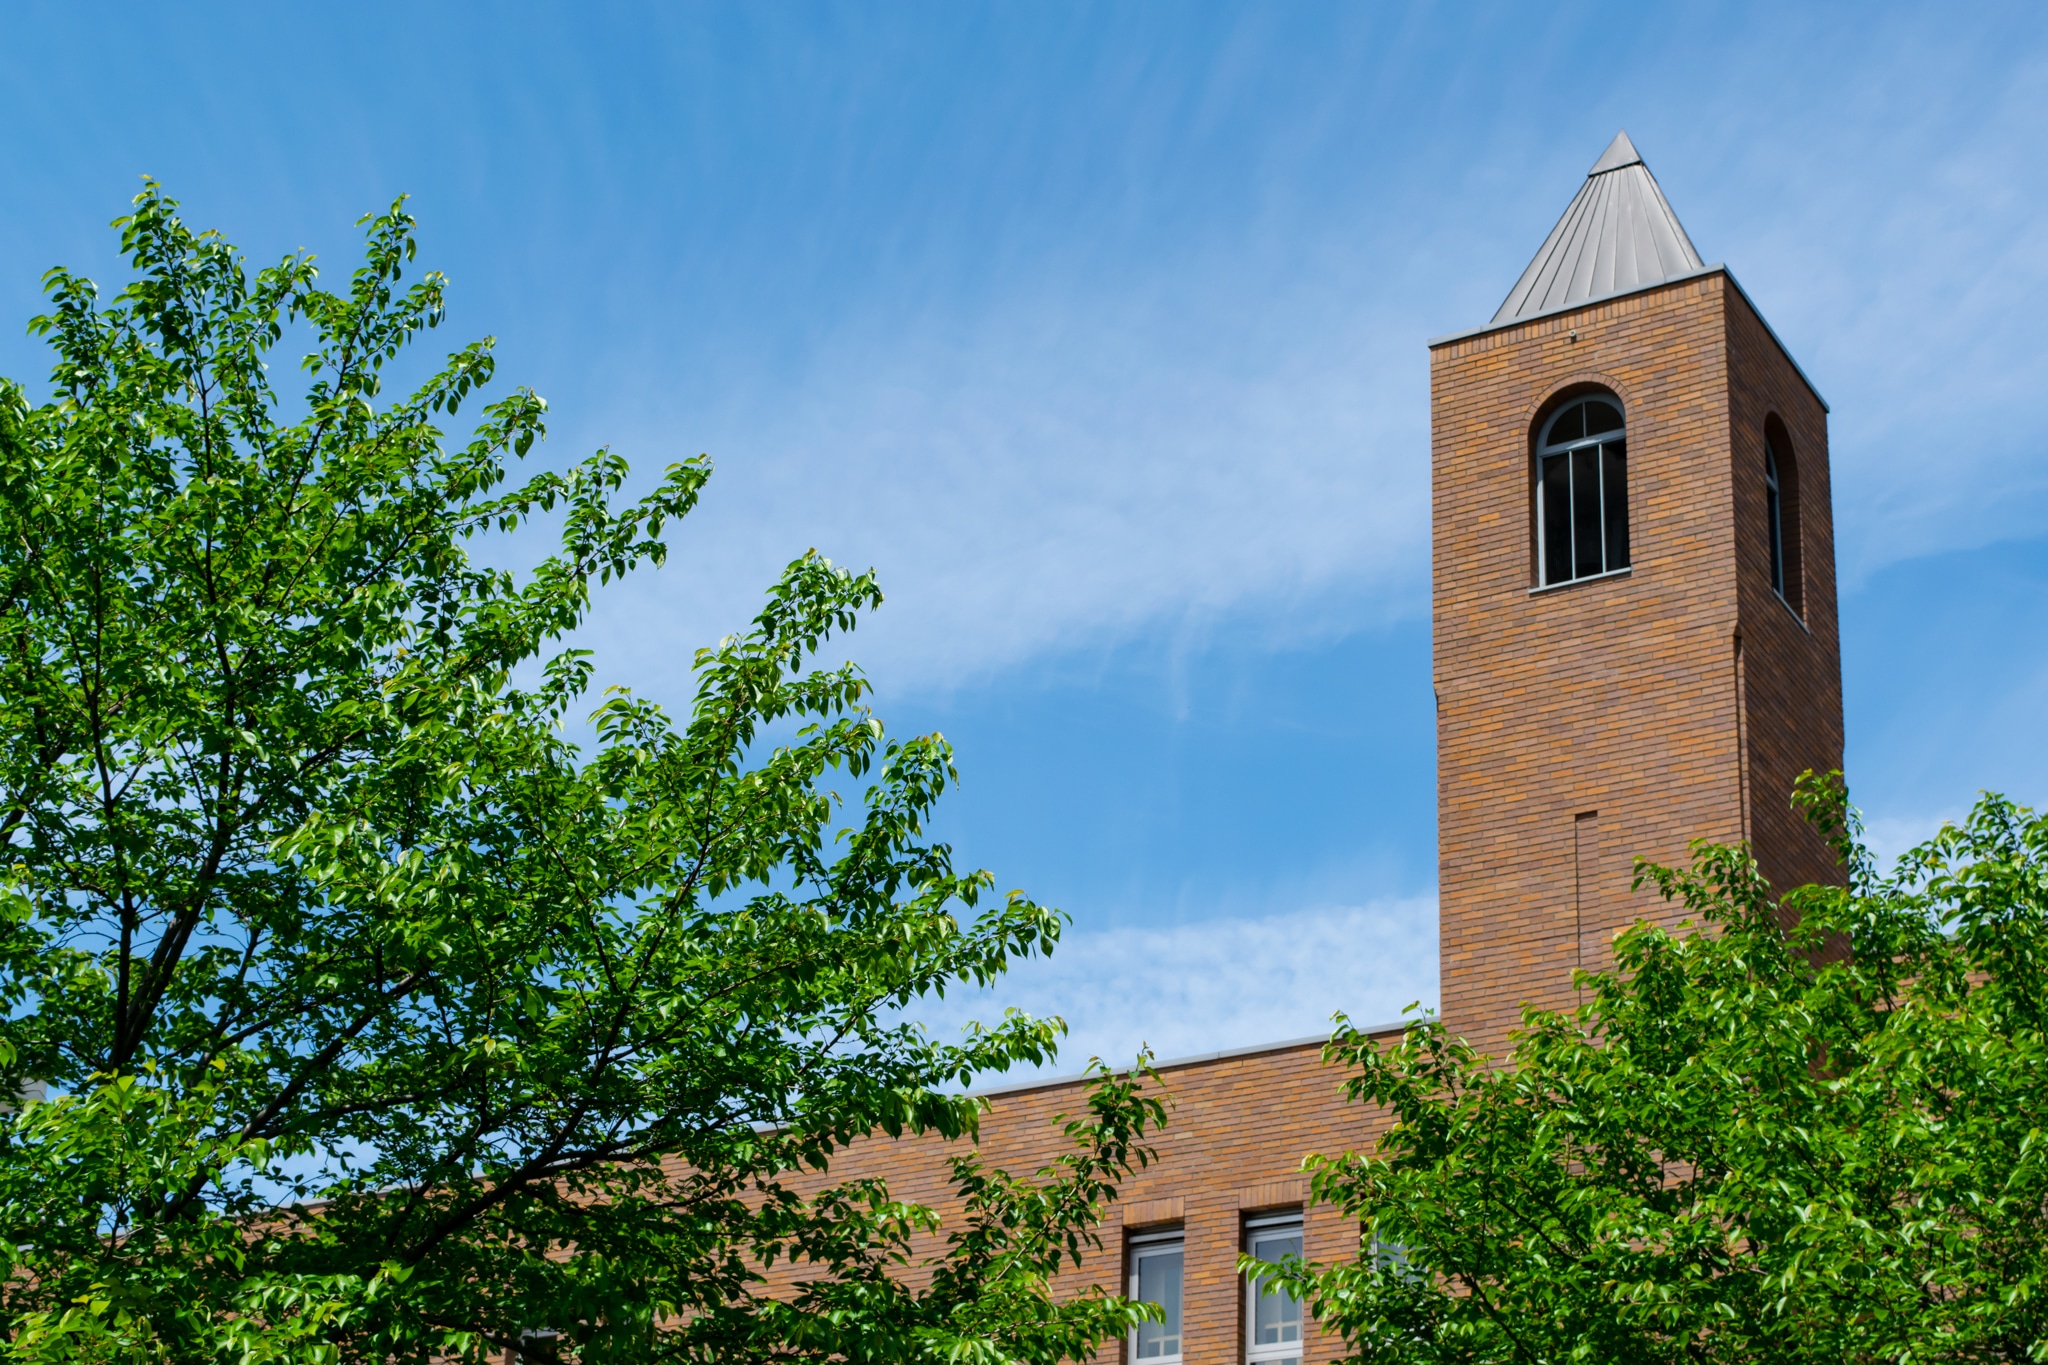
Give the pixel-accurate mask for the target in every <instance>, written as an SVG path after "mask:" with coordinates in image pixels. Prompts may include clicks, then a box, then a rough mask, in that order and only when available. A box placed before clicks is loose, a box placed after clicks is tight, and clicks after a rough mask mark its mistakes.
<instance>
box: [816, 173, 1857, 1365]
mask: <svg viewBox="0 0 2048 1365" xmlns="http://www.w3.org/2000/svg"><path fill="white" fill-rule="evenodd" d="M1430 409H1431V423H1430V427H1431V461H1432V465H1431V468H1432V510H1433V629H1434V670H1435V686H1436V694H1437V811H1438V835H1437V837H1438V849H1439V853H1438V857H1439V883H1438V894H1439V903H1440V911H1439V914H1440V926H1441V927H1440V942H1441V949H1440V950H1441V954H1442V977H1441V982H1442V1012H1443V1016H1444V1019H1445V1021H1446V1022H1447V1023H1448V1024H1449V1026H1450V1027H1451V1028H1452V1029H1453V1031H1455V1032H1457V1033H1460V1034H1462V1035H1464V1036H1465V1037H1467V1038H1468V1039H1470V1040H1472V1041H1473V1042H1474V1043H1476V1044H1477V1045H1478V1046H1479V1047H1480V1048H1481V1049H1482V1050H1483V1051H1489V1052H1493V1053H1496V1054H1498V1053H1501V1052H1503V1051H1504V1050H1505V1049H1506V1046H1507V1044H1508V1036H1509V1031H1510V1030H1511V1029H1512V1028H1513V1027H1514V1026H1515V1024H1516V1023H1517V1022H1518V1021H1519V1018H1520V1012H1521V1009H1522V1007H1523V1006H1524V1005H1525V1004H1536V1005H1540V1006H1545V1007H1559V1006H1569V1005H1570V1004H1572V1003H1573V996H1572V993H1573V986H1572V973H1573V971H1574V969H1576V968H1579V967H1582V966H1583V967H1587V968H1593V967H1598V966H1601V965H1603V964H1604V963H1607V962H1611V960H1612V959H1611V946H1610V945H1611V943H1612V939H1613V936H1614V933H1615V931H1616V930H1618V929H1620V928H1622V927H1624V926H1626V925H1627V924H1629V923H1632V922H1634V921H1635V920H1637V919H1638V918H1645V917H1648V918H1659V917H1667V918H1668V916H1669V914H1670V911H1669V909H1668V907H1666V906H1664V905H1663V904H1661V903H1660V902H1658V901H1657V900H1656V899H1655V897H1654V896H1653V895H1652V894H1651V893H1649V892H1646V891H1637V890H1634V889H1632V886H1631V882H1632V879H1633V866H1634V860H1635V859H1636V858H1637V857H1642V858H1648V859H1651V860H1654V861H1658V862H1665V863H1676V862H1683V861H1684V860H1685V859H1686V857H1687V845H1688V843H1689V841H1692V840H1695V839H1710V840H1715V841H1724V842H1726V841H1734V840H1738V839H1747V840H1748V841H1750V843H1751V845H1752V847H1753V849H1754V851H1755V855H1756V857H1757V860H1758V862H1759V864H1760V865H1761V867H1762V869H1763V871H1764V874H1765V875H1766V876H1767V877H1769V878H1770V880H1771V882H1772V883H1773V884H1774V885H1778V886H1786V887H1789V886H1792V885H1797V884H1800V883H1803V882H1809V881H1820V880H1828V879H1832V878H1835V877H1836V876H1838V875H1839V874H1838V872H1837V870H1836V867H1835V864H1834V860H1833V857H1832V855H1831V853H1830V851H1829V850H1828V849H1827V847H1826V846H1825V844H1824V843H1823V842H1822V841H1821V839H1820V838H1819V837H1818V836H1817V835H1816V834H1815V833H1814V832H1813V831H1812V830H1811V829H1810V828H1809V827H1808V826H1806V825H1805V824H1804V822H1803V821H1801V820H1800V819H1799V818H1798V817H1797V816H1796V814H1795V813H1794V812H1793V811H1792V809H1791V805H1790V798H1791V791H1792V783H1793V781H1794V779H1795V778H1796V777H1797V775H1798V774H1799V773H1800V772H1802V771H1804V770H1806V769H1809V768H1811V769H1817V770H1822V771H1825V770H1827V769H1831V768H1838V767H1839V766H1840V765H1841V755H1842V691H1841V666H1840V654H1839V644H1838V640H1837V633H1836V623H1835V579H1834V537H1833V526H1832V522H1831V518H1830V511H1829V494H1828V447H1827V439H1828V436H1827V405H1826V404H1825V403H1824V402H1823V401H1822V400H1821V397H1820V395H1819V394H1818V393H1817V392H1816V391H1815V390H1814V388H1813V386H1812V384H1810V383H1809V382H1808V381H1807V379H1806V377H1805V376H1804V375H1803V374H1802V373H1801V371H1800V369H1799V367H1798V365H1797V364H1796V363H1795V362H1794V361H1793V359H1792V357H1791V355H1790V354H1789V353H1788V352H1787V351H1786V349H1785V347H1784V346H1783V345H1782V344H1781V343H1780V342H1779V340H1778V339H1777V337H1776V336H1775V334H1773V333H1772V331H1771V329H1770V327H1769V325H1768V324H1767V323H1765V321H1764V319H1763V316H1762V314H1761V313H1759V312H1758V311H1757V309H1756V307H1755V305H1754V304H1752V303H1751V301H1750V300H1749V297H1748V296H1747V295H1746V294H1744V293H1743V291H1742V289H1741V287H1740V286H1739V285H1737V283H1736V282H1735V278H1734V276H1733V275H1731V274H1730V273H1729V272H1728V270H1727V268H1726V267H1724V266H1720V265H1707V264H1704V263H1703V262H1702V261H1701V259H1700V257H1699V254H1698V253H1697V252H1696V251H1695V250H1694V249H1693V246H1692V243H1691V241H1690V239H1689V238H1688V237H1687V236H1686V233H1685V230H1684V228H1683V227H1681V226H1680V225H1679V222H1678V219H1677V216H1676V215H1675V214H1674V213H1673V212H1672V210H1671V207H1670V205H1669V204H1668V203H1667V202H1666V201H1665V199H1664V195H1663V192H1662V191H1661V190H1660V189H1659V188H1658V186H1657V182H1656V181H1655V179H1654V178H1653V177H1652V176H1651V175H1650V173H1649V169H1648V168H1647V167H1646V166H1645V165H1644V164H1643V162H1642V159H1641V157H1639V156H1638V155H1637V154H1636V151H1635V148H1634V147H1633V146H1632V145H1630V143H1629V140H1628V137H1627V135H1626V134H1623V135H1621V136H1618V137H1616V138H1615V140H1614V142H1613V144H1612V145H1610V146H1609V147H1608V149H1607V151H1606V152H1605V153H1604V154H1603V155H1602V156H1601V157H1600V159H1599V160H1598V161H1597V162H1595V163H1594V166H1593V169H1592V170H1591V171H1590V172H1589V173H1588V174H1587V177H1586V180H1585V183H1584V184H1583V185H1582V186H1581V187H1580V190H1579V192H1578V194H1577V196H1576V197H1575V198H1574V199H1573V201H1572V203H1571V206H1570V207H1569V208H1568V209H1567V210H1566V212H1565V215H1564V217H1563V218H1562V219H1561V220H1560V221H1559V223H1558V225H1557V227H1556V228H1555V229H1554V230H1553V231H1552V233H1551V234H1550V237H1549V238H1548V239H1547V240H1546V241H1545V242H1544V244H1543V247H1542V249H1541V250H1540V251H1539V252H1538V253H1537V255H1536V258H1535V259H1534V260H1533V261H1532V262H1531V263H1530V265H1529V268H1528V270H1527V271H1525V272H1524V273H1523V276H1522V278H1521V280H1520V281H1519V282H1517V284H1516V285H1515V288H1514V290H1513V291H1512V292H1511V293H1510V294H1509V296H1508V299H1507V301H1506V302H1505V303H1503V304H1502V305H1501V308H1500V311H1499V312H1497V313H1496V314H1495V316H1494V317H1493V319H1492V320H1491V321H1490V322H1488V323H1487V324H1486V325H1485V326H1483V327H1479V328H1476V329H1473V330H1472V331H1469V332H1462V333H1458V334H1456V335H1453V336H1448V337H1444V338H1441V339H1439V340H1437V341H1434V342H1431V343H1430ZM1387 1032H1388V1033H1389V1034H1390V1035H1391V1034H1392V1033H1393V1032H1395V1030H1394V1029H1391V1028H1390V1029H1389V1030H1387ZM1322 1041H1323V1040H1322V1039H1320V1038H1312V1039H1298V1040H1294V1041H1291V1042H1285V1043H1279V1044H1274V1045H1271V1046H1266V1047H1256V1048H1248V1049H1243V1050H1239V1051H1234V1052H1228V1053H1219V1054H1216V1055H1213V1056H1209V1057H1198V1058H1188V1059H1184V1060H1180V1061H1175V1062H1169V1063H1167V1064H1164V1065H1162V1066H1161V1067H1160V1075H1161V1080H1162V1082H1163V1083H1164V1085H1165V1087H1166V1089H1167V1091H1168V1092H1169V1094H1170V1097H1171V1100H1172V1103H1173V1110H1172V1121H1171V1123H1170V1125H1169V1126H1168V1128H1167V1129H1166V1130H1165V1131H1164V1132H1163V1133H1162V1134H1161V1136H1160V1140H1159V1143H1158V1148H1159V1155H1160V1160H1159V1161H1158V1162H1157V1163H1156V1164H1155V1165H1153V1166H1152V1167H1150V1168H1149V1169H1148V1170H1146V1171H1145V1172H1143V1173H1142V1174H1141V1175H1139V1176H1138V1177H1137V1178H1136V1179H1135V1180H1133V1181H1132V1182H1131V1184H1130V1185H1129V1186H1128V1187H1127V1188H1126V1190H1125V1191H1124V1195H1123V1198H1122V1199H1121V1200H1120V1202H1119V1204H1118V1206H1117V1208H1116V1210H1115V1212H1114V1214H1113V1215H1112V1216H1113V1219H1114V1222H1113V1224H1112V1226H1110V1227H1109V1228H1107V1229H1105V1238H1104V1242H1105V1259H1110V1258H1115V1259H1112V1260H1111V1263H1110V1264H1107V1265H1098V1266H1091V1267H1086V1268H1084V1271H1083V1272H1082V1274H1081V1275H1079V1276H1078V1277H1077V1287H1078V1285H1079V1284H1085V1283H1087V1282H1090V1281H1103V1280H1108V1281H1114V1282H1120V1283H1122V1284H1124V1285H1125V1286H1127V1287H1128V1288H1129V1289H1130V1290H1132V1291H1135V1292H1139V1293H1141V1294H1142V1295H1143V1296H1144V1297H1147V1298H1151V1299H1153V1300H1154V1301H1156V1302H1159V1303H1161V1304H1162V1306H1164V1307H1165V1308H1166V1309H1167V1310H1168V1311H1167V1317H1168V1322H1167V1323H1165V1324H1162V1325H1160V1326H1158V1327H1157V1328H1148V1329H1146V1330H1145V1331H1144V1332H1142V1333H1140V1334H1139V1335H1138V1336H1136V1337H1134V1338H1133V1339H1131V1340H1129V1341H1126V1342H1123V1343H1121V1344H1119V1345H1118V1346H1116V1347H1113V1348H1110V1349H1107V1350H1106V1351H1105V1352H1104V1354H1103V1360H1105V1361H1111V1360H1122V1361H1126V1362H1129V1365H1246V1363H1248V1362H1272V1363H1273V1365H1281V1363H1282V1362H1290V1363H1291V1365H1300V1362H1301V1361H1303V1360H1305V1359H1316V1360H1326V1359H1328V1358H1329V1357H1330V1356H1331V1355H1332V1354H1335V1353H1336V1351H1337V1348H1338V1343H1337V1342H1335V1341H1333V1340H1324V1339H1323V1338H1322V1337H1321V1336H1320V1334H1319V1333H1318V1331H1317V1329H1316V1326H1315V1324H1314V1323H1313V1322H1312V1321H1304V1320H1303V1317H1302V1314H1301V1312H1300V1310H1299V1307H1298V1306H1296V1305H1293V1304H1291V1303H1289V1302H1287V1301H1285V1300H1283V1299H1281V1298H1279V1297H1278V1296H1275V1295H1265V1296H1261V1295H1259V1294H1258V1293H1257V1292H1256V1291H1255V1289H1254V1288H1253V1287H1251V1286H1248V1285H1247V1284H1246V1282H1245V1280H1244V1278H1243V1277H1242V1276H1240V1275H1238V1273H1237V1269H1236V1265H1237V1258H1238V1256H1239V1254H1240V1253H1251V1254H1253V1255H1256V1256H1261V1257H1265V1258H1267V1259H1277V1258H1278V1257H1280V1256H1281V1255H1285V1254H1290V1253H1292V1254H1306V1255H1307V1256H1308V1257H1310V1258H1311V1259H1322V1260H1329V1259H1334V1258H1339V1257H1345V1256H1350V1255H1355V1254H1356V1253H1357V1251H1358V1236H1359V1234H1358V1229H1357V1228H1356V1227H1355V1226H1352V1225H1347V1224H1346V1223H1345V1221H1344V1220H1343V1219H1342V1218H1341V1217H1339V1216H1338V1215H1337V1214H1335V1213H1334V1212H1332V1211H1331V1210H1328V1209H1317V1208H1310V1207H1306V1206H1305V1194H1306V1190H1305V1188H1304V1181H1303V1180H1302V1178H1301V1176H1300V1174H1299V1171H1300V1166H1301V1161H1302V1158H1303V1157H1304V1156H1306V1155H1307V1154H1309V1153H1311V1152H1318V1151H1322V1152H1330V1151H1340V1150H1345V1149H1369V1148H1370V1147H1371V1146H1372V1145H1373V1143H1374V1142H1375V1140H1376V1138H1377V1136H1378V1134H1379V1132H1380V1130H1381V1129H1382V1128H1383V1126H1384V1120H1383V1118H1382V1116H1380V1115H1379V1114H1377V1113H1374V1112H1371V1111H1369V1110H1365V1109H1362V1108H1359V1107H1356V1106H1348V1105H1345V1104H1343V1103H1342V1102H1341V1100H1340V1097H1339V1094H1338V1085H1339V1082H1340V1080H1341V1077H1340V1076H1338V1075H1336V1074H1335V1073H1333V1072H1331V1071H1329V1070H1327V1069H1325V1068H1324V1067H1323V1066H1322V1065H1321V1063H1320V1051H1321V1044H1322ZM988 1096H989V1103H990V1108H989V1111H988V1113H987V1115H986V1117H985V1119H984V1123H983V1130H982V1137H981V1147H982V1149H983V1151H984V1153H985V1154H986V1156H987V1157H988V1159H989V1160H990V1161H991V1162H992V1163H994V1164H997V1165H1001V1166H1004V1167H1007V1168H1009V1169H1012V1170H1021V1169H1033V1168H1035V1167H1037V1166H1039V1165H1042V1164H1044V1163H1045V1162H1047V1161H1049V1160H1051V1159H1052V1158H1053V1157H1054V1156H1056V1155H1057V1153H1058V1150H1059V1142H1060V1134H1059V1130H1058V1126H1057V1125H1056V1124H1055V1122H1054V1121H1053V1120H1054V1116H1055V1115H1057V1114H1060V1113H1072V1112H1075V1111H1077V1110H1078V1109H1079V1108H1080V1107H1081V1105H1080V1101H1081V1096H1080V1094H1079V1087H1078V1083H1077V1082H1075V1081H1071V1080H1069V1081H1053V1082H1036V1083H1026V1084H1023V1085H1019V1086H1014V1087H1008V1088H999V1089H996V1090H992V1091H990V1092H988ZM945 1151H946V1149H945V1145H944V1144H943V1143H940V1142H939V1141H937V1140H936V1139H905V1140H902V1141H897V1142H886V1141H878V1142H873V1143H868V1144H864V1145H862V1146H860V1147H858V1148H856V1149H855V1150H854V1151H853V1152H852V1153H849V1154H848V1159H845V1160H842V1162H841V1163H840V1165H839V1167H838V1169H837V1170H835V1172H834V1174H835V1175H845V1174H849V1173H859V1174H879V1175H884V1176H887V1177H888V1178H889V1180H890V1184H891V1186H892V1188H893V1189H894V1190H895V1191H896V1192H898V1193H899V1194H900V1195H902V1196H904V1197H907V1198H912V1199H918V1200H920V1201H923V1202H930V1203H932V1204H934V1205H935V1206H937V1207H939V1208H941V1209H942V1210H943V1209H944V1208H945V1205H946V1199H945V1193H946V1191H945V1185H944V1174H945V1165H944V1156H945Z"/></svg>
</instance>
